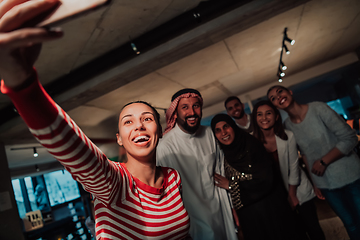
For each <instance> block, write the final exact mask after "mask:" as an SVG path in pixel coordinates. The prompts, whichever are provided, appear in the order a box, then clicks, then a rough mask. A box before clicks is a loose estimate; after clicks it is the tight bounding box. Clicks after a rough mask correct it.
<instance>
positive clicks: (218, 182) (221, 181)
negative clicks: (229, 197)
mask: <svg viewBox="0 0 360 240" xmlns="http://www.w3.org/2000/svg"><path fill="white" fill-rule="evenodd" d="M214 180H215V186H218V187H221V188H224V189H226V190H229V180H228V179H227V178H226V177H223V176H221V175H219V174H217V173H215V174H214Z"/></svg>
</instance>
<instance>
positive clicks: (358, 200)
mask: <svg viewBox="0 0 360 240" xmlns="http://www.w3.org/2000/svg"><path fill="white" fill-rule="evenodd" d="M321 192H322V194H323V195H324V197H325V199H326V201H327V202H328V203H329V205H330V207H331V208H332V209H333V210H334V212H335V213H336V214H337V215H338V216H339V218H340V219H341V221H342V222H343V223H344V226H345V228H346V230H347V232H348V234H349V237H350V239H351V240H353V239H354V240H355V239H360V179H358V180H356V181H355V182H353V183H350V184H348V185H345V186H344V187H342V188H337V189H332V190H330V189H321Z"/></svg>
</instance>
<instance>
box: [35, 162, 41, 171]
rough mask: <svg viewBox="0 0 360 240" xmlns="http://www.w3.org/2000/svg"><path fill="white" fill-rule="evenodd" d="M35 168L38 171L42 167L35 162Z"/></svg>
mask: <svg viewBox="0 0 360 240" xmlns="http://www.w3.org/2000/svg"><path fill="white" fill-rule="evenodd" d="M35 170H36V171H37V172H39V171H40V168H39V166H38V165H37V164H35Z"/></svg>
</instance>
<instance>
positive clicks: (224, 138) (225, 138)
mask: <svg viewBox="0 0 360 240" xmlns="http://www.w3.org/2000/svg"><path fill="white" fill-rule="evenodd" d="M229 138H230V136H226V137H223V138H222V140H224V141H226V140H228V139H229Z"/></svg>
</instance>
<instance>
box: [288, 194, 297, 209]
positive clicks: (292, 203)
mask: <svg viewBox="0 0 360 240" xmlns="http://www.w3.org/2000/svg"><path fill="white" fill-rule="evenodd" d="M288 201H289V204H290V207H291V209H292V210H294V209H295V208H296V206H297V205H299V199H298V198H297V197H296V195H294V194H289V195H288Z"/></svg>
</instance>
